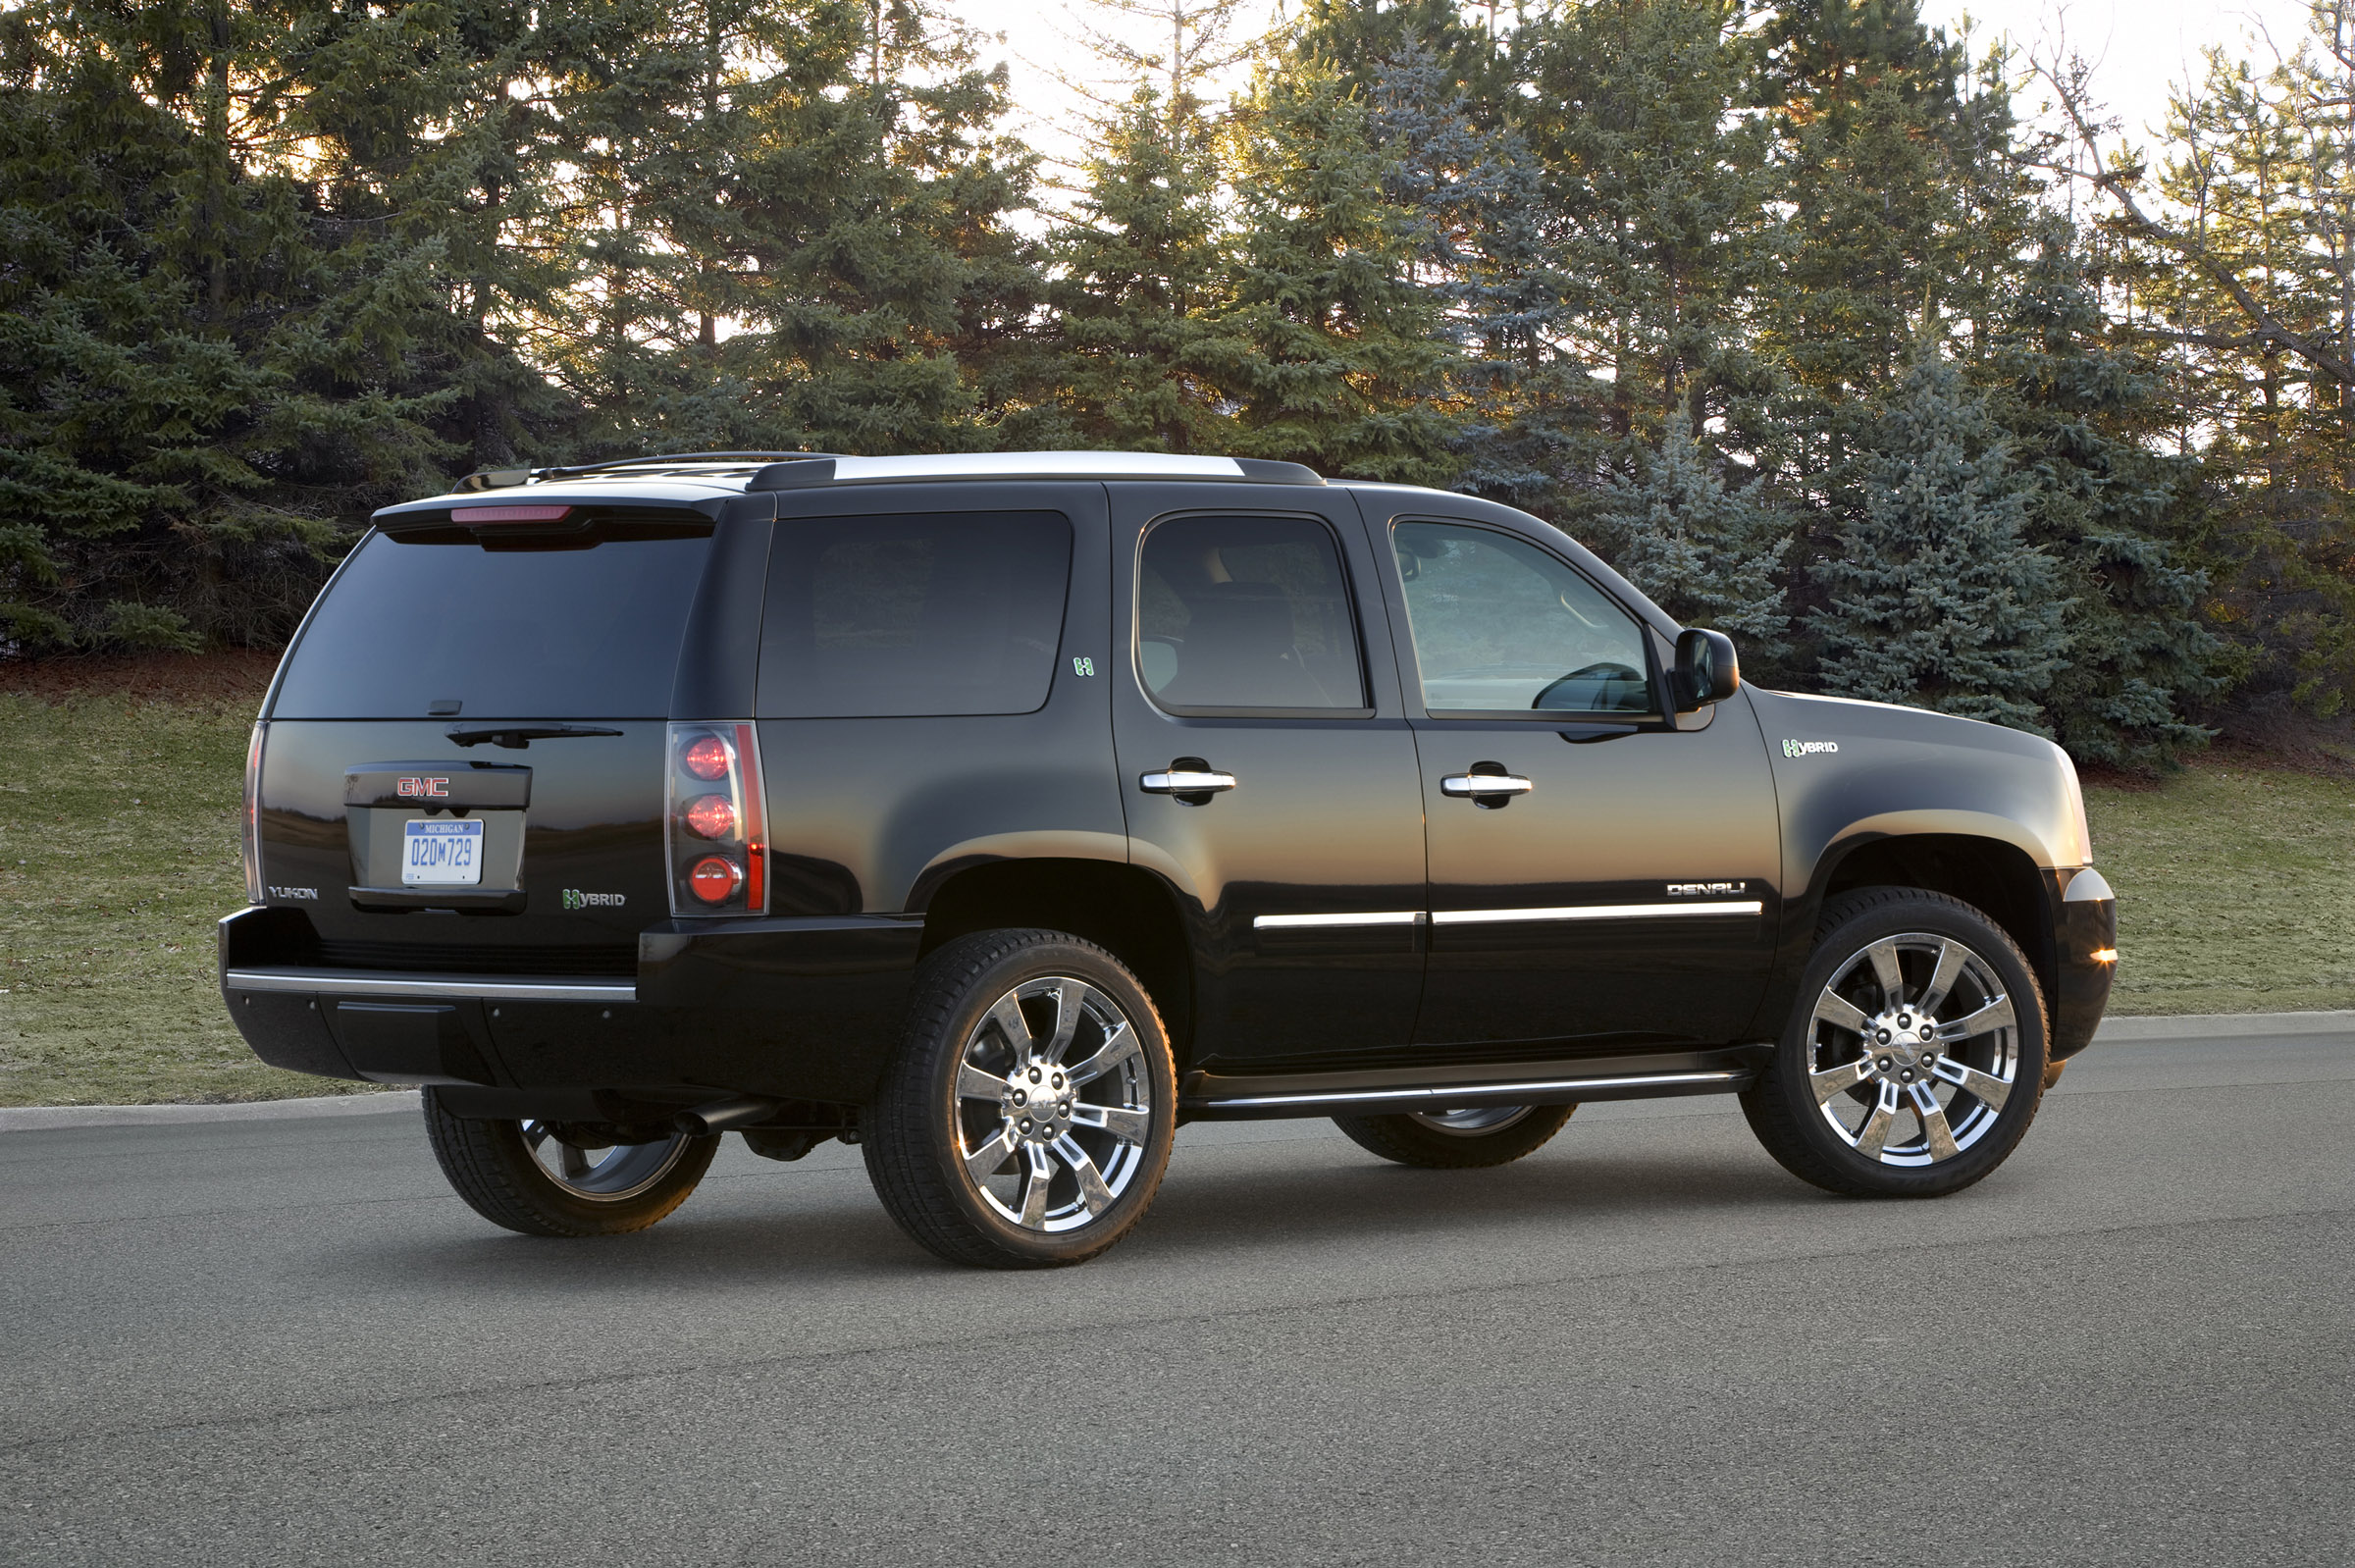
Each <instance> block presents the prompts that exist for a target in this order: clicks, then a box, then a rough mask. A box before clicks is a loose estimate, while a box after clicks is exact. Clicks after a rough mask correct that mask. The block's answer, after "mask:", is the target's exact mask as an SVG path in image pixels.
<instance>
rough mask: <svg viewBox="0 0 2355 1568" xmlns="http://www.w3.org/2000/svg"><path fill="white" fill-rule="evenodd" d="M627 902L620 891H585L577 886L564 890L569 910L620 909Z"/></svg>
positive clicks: (565, 902)
mask: <svg viewBox="0 0 2355 1568" xmlns="http://www.w3.org/2000/svg"><path fill="white" fill-rule="evenodd" d="M625 902H627V900H626V899H625V898H624V896H623V895H621V894H619V893H584V892H582V891H581V890H580V889H579V888H577V887H568V888H566V889H565V890H564V907H565V908H566V909H568V910H590V909H597V910H618V909H620V908H621V907H622V905H623V904H624V903H625Z"/></svg>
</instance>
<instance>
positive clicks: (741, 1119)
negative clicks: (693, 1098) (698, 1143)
mask: <svg viewBox="0 0 2355 1568" xmlns="http://www.w3.org/2000/svg"><path fill="white" fill-rule="evenodd" d="M784 1105H785V1102H784V1101H782V1100H772V1099H770V1098H768V1097H767V1096H766V1095H759V1094H732V1095H730V1096H728V1097H727V1098H726V1099H724V1100H712V1101H709V1102H707V1103H706V1104H703V1105H699V1106H697V1107H696V1108H695V1109H694V1110H692V1111H681V1112H680V1113H679V1114H678V1115H677V1116H675V1117H672V1118H671V1119H670V1125H671V1128H672V1130H673V1131H676V1132H678V1133H679V1134H680V1135H681V1136H683V1137H690V1138H703V1137H708V1136H710V1135H711V1134H712V1133H714V1132H725V1131H727V1130H728V1129H729V1128H731V1127H749V1126H752V1125H753V1124H756V1123H759V1122H766V1121H767V1120H769V1119H770V1118H771V1117H773V1116H775V1115H776V1114H777V1113H778V1112H779V1111H780V1110H782V1109H784Z"/></svg>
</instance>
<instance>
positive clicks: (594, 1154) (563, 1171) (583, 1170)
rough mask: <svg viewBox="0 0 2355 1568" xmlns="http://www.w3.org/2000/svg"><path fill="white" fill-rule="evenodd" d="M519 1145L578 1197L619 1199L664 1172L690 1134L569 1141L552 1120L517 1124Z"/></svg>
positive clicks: (545, 1172)
mask: <svg viewBox="0 0 2355 1568" xmlns="http://www.w3.org/2000/svg"><path fill="white" fill-rule="evenodd" d="M520 1128H521V1130H522V1133H523V1147H524V1149H525V1151H526V1152H527V1153H529V1154H530V1155H531V1157H532V1163H533V1164H534V1165H536V1166H538V1167H539V1168H540V1174H541V1175H543V1176H547V1177H548V1179H549V1180H550V1181H552V1182H554V1183H555V1184H556V1185H557V1186H559V1187H561V1188H563V1189H564V1190H565V1191H566V1192H568V1193H570V1194H571V1195H572V1196H574V1197H576V1198H581V1199H585V1200H587V1201H589V1202H591V1203H619V1202H621V1201H622V1200H624V1199H626V1198H634V1197H636V1196H638V1194H640V1193H642V1192H644V1191H646V1190H647V1189H648V1188H650V1187H652V1186H654V1184H655V1183H656V1182H658V1181H660V1180H661V1179H662V1178H663V1177H664V1176H668V1175H669V1174H670V1173H671V1171H672V1169H673V1168H674V1167H676V1166H677V1165H678V1163H679V1161H680V1160H682V1159H684V1158H685V1157H686V1154H687V1146H688V1144H689V1143H690V1142H691V1141H693V1140H691V1139H688V1138H683V1137H680V1138H662V1139H659V1140H657V1141H655V1142H654V1143H590V1144H576V1143H568V1142H566V1141H565V1140H564V1139H563V1138H562V1137H561V1136H559V1135H558V1133H557V1131H556V1127H555V1125H554V1124H551V1123H548V1122H525V1123H522V1124H520Z"/></svg>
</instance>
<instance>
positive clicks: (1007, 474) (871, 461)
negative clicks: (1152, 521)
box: [744, 451, 1325, 491]
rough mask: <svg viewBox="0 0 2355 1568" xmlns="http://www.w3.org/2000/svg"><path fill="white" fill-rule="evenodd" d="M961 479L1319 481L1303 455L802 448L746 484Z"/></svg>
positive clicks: (759, 487)
mask: <svg viewBox="0 0 2355 1568" xmlns="http://www.w3.org/2000/svg"><path fill="white" fill-rule="evenodd" d="M958 479H1213V480H1218V479H1224V480H1241V481H1244V482H1246V483H1251V484H1260V485H1322V484H1324V483H1325V480H1324V476H1322V475H1320V474H1319V473H1318V472H1317V471H1316V470H1315V469H1313V468H1310V467H1308V466H1307V465H1306V464H1303V463H1286V462H1278V461H1275V460H1273V459H1270V458H1264V457H1217V456H1208V455H1201V454H1196V453H1190V452H1188V453H1178V452H1105V451H1045V452H942V453H929V454H922V455H910V456H903V457H835V456H828V455H826V454H825V453H822V452H801V453H796V454H795V455H793V456H791V457H784V458H780V459H778V460H777V461H775V462H773V463H769V464H767V465H765V466H764V467H762V468H760V469H759V470H758V471H757V472H756V473H754V475H753V477H752V478H751V479H749V480H747V481H745V486H744V488H745V489H746V490H747V491H769V490H805V489H809V488H811V487H814V486H820V485H838V484H861V483H864V484H877V483H886V484H887V483H895V482H896V483H920V482H924V481H932V480H958Z"/></svg>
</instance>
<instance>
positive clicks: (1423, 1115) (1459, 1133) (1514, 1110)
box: [1407, 1105, 1536, 1138]
mask: <svg viewBox="0 0 2355 1568" xmlns="http://www.w3.org/2000/svg"><path fill="white" fill-rule="evenodd" d="M1535 1109H1536V1107H1534V1106H1527V1105H1466V1106H1458V1107H1456V1108H1455V1109H1454V1110H1451V1111H1409V1112H1408V1113H1407V1116H1408V1118H1409V1119H1410V1120H1412V1121H1415V1122H1418V1123H1420V1124H1423V1125H1424V1126H1427V1127H1429V1128H1431V1130H1432V1131H1434V1132H1444V1133H1447V1134H1449V1135H1450V1136H1453V1137H1458V1138H1476V1137H1479V1136H1480V1135H1481V1134H1483V1133H1486V1132H1501V1131H1503V1130H1504V1129H1505V1128H1506V1127H1509V1126H1511V1125H1513V1124H1515V1123H1517V1122H1526V1121H1528V1120H1529V1114H1530V1112H1531V1111H1533V1110H1535Z"/></svg>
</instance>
